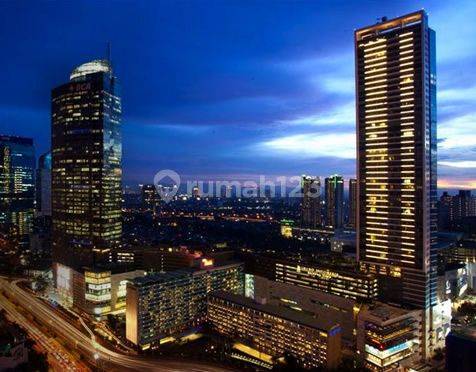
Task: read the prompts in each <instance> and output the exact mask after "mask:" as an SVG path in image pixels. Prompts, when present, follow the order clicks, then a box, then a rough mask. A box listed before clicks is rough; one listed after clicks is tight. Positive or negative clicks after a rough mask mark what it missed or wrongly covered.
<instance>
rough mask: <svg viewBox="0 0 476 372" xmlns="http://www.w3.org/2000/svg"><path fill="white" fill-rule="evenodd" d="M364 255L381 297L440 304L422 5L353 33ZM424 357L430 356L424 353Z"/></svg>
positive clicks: (429, 75)
mask: <svg viewBox="0 0 476 372" xmlns="http://www.w3.org/2000/svg"><path fill="white" fill-rule="evenodd" d="M355 57H356V96H357V103H356V107H357V120H358V125H357V142H358V143H357V149H358V154H357V157H358V161H357V162H358V185H359V190H358V198H359V207H358V209H359V210H358V223H357V231H358V244H357V245H358V258H359V260H360V263H361V267H362V269H364V270H365V271H368V272H371V273H375V274H377V275H379V277H380V279H381V281H380V283H381V288H380V292H381V294H382V296H383V297H382V299H383V300H385V301H389V302H394V303H399V304H404V305H409V306H415V307H417V308H420V309H426V310H427V315H428V316H427V317H425V324H426V332H424V334H423V339H422V343H423V344H424V345H425V350H426V351H427V352H429V351H430V350H431V349H432V348H433V347H434V346H435V342H436V340H435V338H434V337H432V336H431V328H432V325H431V323H432V322H431V311H430V308H431V307H432V306H434V305H435V304H436V295H435V293H436V249H435V240H436V228H437V226H436V223H437V218H436V66H435V61H436V60H435V33H434V31H433V30H431V29H430V28H429V27H428V20H427V15H426V13H425V12H424V11H418V12H415V13H411V14H408V15H405V16H402V17H399V18H395V19H392V20H387V19H386V18H384V19H382V21H381V22H379V23H377V24H376V25H373V26H369V27H364V28H361V29H358V30H356V31H355ZM425 355H426V354H425Z"/></svg>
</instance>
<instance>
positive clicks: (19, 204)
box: [0, 135, 35, 245]
mask: <svg viewBox="0 0 476 372" xmlns="http://www.w3.org/2000/svg"><path fill="white" fill-rule="evenodd" d="M34 171H35V149H34V147H33V140H32V139H31V138H24V137H14V136H3V135H0V224H5V225H9V226H11V227H12V231H14V233H13V235H14V236H15V238H16V239H18V241H19V243H20V245H23V244H27V243H28V234H29V233H30V232H31V228H32V222H33V212H34V203H35V184H34Z"/></svg>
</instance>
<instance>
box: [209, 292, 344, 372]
mask: <svg viewBox="0 0 476 372" xmlns="http://www.w3.org/2000/svg"><path fill="white" fill-rule="evenodd" d="M207 314H208V321H209V322H210V323H211V325H212V327H213V329H214V330H215V331H216V332H218V333H219V334H221V335H224V336H227V337H229V338H231V339H233V340H239V341H240V342H242V343H244V344H245V345H247V346H248V347H250V348H253V349H256V350H258V352H259V353H261V352H262V353H266V354H268V355H270V356H271V357H272V358H273V360H276V359H279V358H281V357H284V356H285V355H286V354H290V355H292V356H293V357H295V358H296V360H297V361H298V363H299V364H301V365H302V366H303V367H307V368H312V367H318V366H324V367H327V368H335V367H337V366H338V365H339V363H340V360H341V327H340V325H338V324H337V323H336V322H335V321H332V320H330V319H324V318H314V317H312V316H310V315H308V314H304V313H303V312H299V311H295V310H291V309H286V308H285V307H282V306H276V305H271V304H266V303H259V302H256V301H253V300H252V299H250V298H247V297H245V296H241V295H235V294H232V293H226V292H223V291H220V292H216V293H213V294H211V295H210V296H209V298H208V312H207Z"/></svg>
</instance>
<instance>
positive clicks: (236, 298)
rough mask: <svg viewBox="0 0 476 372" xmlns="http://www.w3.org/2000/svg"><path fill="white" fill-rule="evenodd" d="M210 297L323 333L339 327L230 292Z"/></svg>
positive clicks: (320, 319)
mask: <svg viewBox="0 0 476 372" xmlns="http://www.w3.org/2000/svg"><path fill="white" fill-rule="evenodd" d="M210 296H211V297H215V298H220V299H222V300H225V301H229V302H233V303H235V304H238V305H241V306H244V307H247V308H251V309H254V310H257V311H260V312H263V313H266V314H269V315H273V316H276V317H278V318H282V319H286V320H289V321H291V322H294V323H298V324H301V325H305V326H307V327H311V328H315V329H319V330H323V331H329V330H330V329H332V328H333V327H335V326H338V325H339V324H338V323H336V322H335V321H333V320H331V319H325V318H314V317H312V316H310V315H307V314H303V313H302V312H300V311H297V310H290V309H287V308H284V307H282V306H275V305H270V304H261V303H258V302H255V301H253V300H252V299H250V298H248V297H245V296H241V295H236V294H233V293H230V292H224V291H218V292H214V293H213V294H211V295H210Z"/></svg>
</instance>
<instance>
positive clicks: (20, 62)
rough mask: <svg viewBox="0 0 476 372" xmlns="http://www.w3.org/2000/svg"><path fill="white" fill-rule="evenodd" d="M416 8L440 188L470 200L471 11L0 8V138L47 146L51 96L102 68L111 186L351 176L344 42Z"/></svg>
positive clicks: (351, 115)
mask: <svg viewBox="0 0 476 372" xmlns="http://www.w3.org/2000/svg"><path fill="white" fill-rule="evenodd" d="M421 8H424V9H426V10H427V12H428V13H429V22H430V25H431V27H432V28H433V29H435V31H436V34H437V62H438V63H437V71H438V137H439V167H438V172H439V186H440V187H442V188H450V187H451V188H458V187H466V188H476V74H475V70H476V47H475V45H476V24H475V22H474V20H475V19H476V2H475V1H474V0H467V1H454V0H453V1H448V0H443V1H351V0H345V1H317V0H315V1H231V0H221V1H99V0H98V1H74V2H73V1H56V2H55V1H45V2H42V1H34V2H33V1H20V0H11V1H8V0H6V1H5V0H4V1H2V2H1V3H0V45H1V48H2V58H1V59H0V67H1V71H2V79H1V90H0V133H3V134H15V135H21V136H27V137H33V138H34V140H35V144H36V147H37V153H38V154H39V153H42V152H45V151H47V150H48V149H49V146H50V138H49V137H50V91H51V89H52V88H53V87H55V86H57V85H60V84H62V83H64V82H66V81H67V80H68V77H69V73H70V71H71V70H72V69H73V68H74V67H75V66H77V65H79V64H81V63H84V62H86V61H89V60H92V59H97V58H103V57H104V56H105V54H106V42H107V41H110V42H111V43H112V57H113V58H112V59H113V65H114V70H115V74H116V76H117V77H118V78H119V79H120V82H121V86H122V102H123V128H122V136H123V166H124V183H125V184H134V183H140V182H152V179H153V176H154V174H155V173H156V172H158V171H159V170H161V169H165V168H169V169H173V170H175V171H177V172H178V173H180V174H181V175H182V176H183V179H204V180H207V179H213V180H218V179H239V180H242V179H248V178H251V179H255V178H256V177H257V176H259V175H261V174H262V175H266V176H268V177H277V176H280V175H284V176H292V175H299V174H303V173H306V174H314V175H320V176H327V175H329V174H331V173H340V174H343V175H344V177H346V178H349V177H353V176H354V175H355V112H354V101H355V97H354V50H353V32H354V29H355V28H359V27H362V26H366V25H370V24H373V23H375V22H376V20H377V18H379V17H382V16H387V17H389V18H391V17H395V16H399V15H402V14H405V13H409V12H412V11H415V10H418V9H421Z"/></svg>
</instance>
